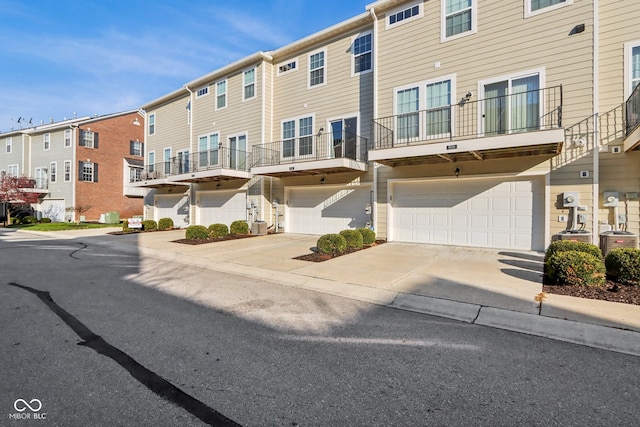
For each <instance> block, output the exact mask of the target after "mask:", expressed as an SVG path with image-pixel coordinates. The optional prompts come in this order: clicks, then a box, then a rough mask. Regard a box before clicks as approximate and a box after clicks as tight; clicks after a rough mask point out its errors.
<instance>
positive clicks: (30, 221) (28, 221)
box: [22, 215, 38, 224]
mask: <svg viewBox="0 0 640 427" xmlns="http://www.w3.org/2000/svg"><path fill="white" fill-rule="evenodd" d="M36 222H38V219H37V218H36V217H35V216H33V215H27V216H25V217H24V218H22V223H23V224H35V223H36Z"/></svg>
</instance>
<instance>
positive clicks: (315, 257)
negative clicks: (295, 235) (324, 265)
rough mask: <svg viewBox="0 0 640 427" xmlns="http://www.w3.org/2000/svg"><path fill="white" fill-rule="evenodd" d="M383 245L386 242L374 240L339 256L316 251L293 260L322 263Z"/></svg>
mask: <svg viewBox="0 0 640 427" xmlns="http://www.w3.org/2000/svg"><path fill="white" fill-rule="evenodd" d="M383 243H386V240H376V241H375V243H373V244H371V245H368V246H365V247H363V248H362V249H353V248H349V249H347V250H346V251H345V252H344V253H341V254H321V253H320V252H318V251H317V250H316V251H315V252H312V253H310V254H306V255H300V256H297V257H295V258H293V259H299V260H302V261H311V262H323V261H328V260H330V259H333V258H338V257H341V256H343V255H349V254H352V253H354V252H358V251H363V250H365V249H368V248H372V247H374V246H377V245H381V244H383Z"/></svg>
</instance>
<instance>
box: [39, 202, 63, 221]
mask: <svg viewBox="0 0 640 427" xmlns="http://www.w3.org/2000/svg"><path fill="white" fill-rule="evenodd" d="M39 210H40V212H39V219H42V218H50V219H51V221H53V222H63V221H64V200H53V199H50V200H43V201H42V203H40V209H39Z"/></svg>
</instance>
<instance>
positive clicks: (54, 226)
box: [11, 222, 122, 231]
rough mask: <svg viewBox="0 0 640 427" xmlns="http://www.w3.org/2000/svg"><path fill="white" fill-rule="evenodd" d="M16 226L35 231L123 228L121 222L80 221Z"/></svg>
mask: <svg viewBox="0 0 640 427" xmlns="http://www.w3.org/2000/svg"><path fill="white" fill-rule="evenodd" d="M11 227H16V228H24V229H25V230H33V231H65V230H84V229H87V228H108V227H111V228H114V227H117V228H120V229H121V228H122V225H120V224H94V223H86V222H83V223H80V224H76V223H75V222H51V223H48V224H46V223H41V224H22V225H16V226H11Z"/></svg>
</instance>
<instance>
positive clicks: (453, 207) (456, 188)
mask: <svg viewBox="0 0 640 427" xmlns="http://www.w3.org/2000/svg"><path fill="white" fill-rule="evenodd" d="M391 191H392V200H391V229H390V233H391V236H390V238H391V240H395V241H400V242H418V243H434V244H447V245H460V246H480V247H490V248H511V249H526V250H531V249H533V250H542V249H543V246H544V186H543V183H542V180H540V179H533V180H532V179H522V180H512V181H504V180H497V179H466V180H463V179H460V180H458V179H456V180H455V181H453V180H448V181H438V182H435V181H430V182H429V181H422V182H402V183H394V184H392V189H391Z"/></svg>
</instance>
